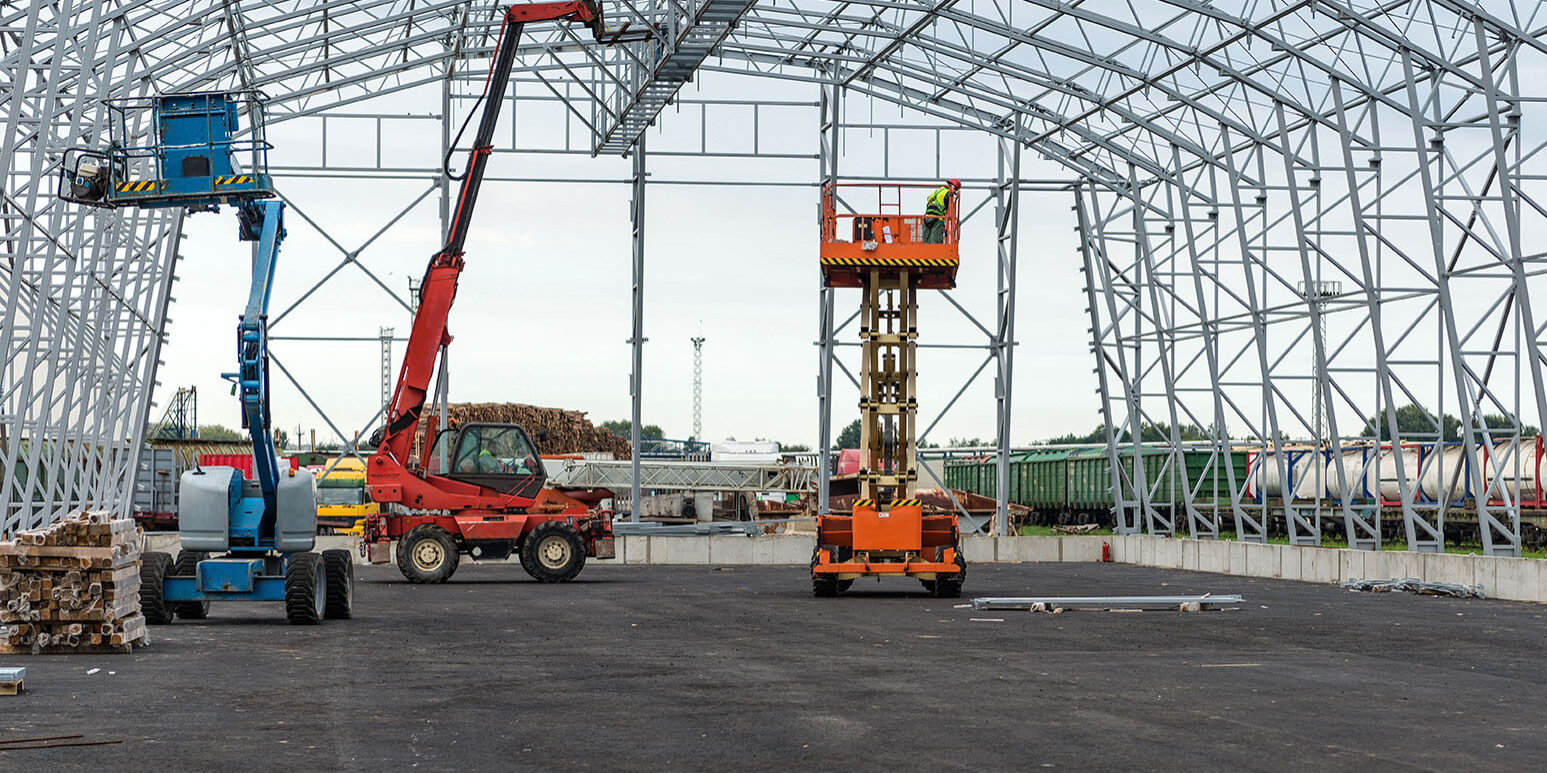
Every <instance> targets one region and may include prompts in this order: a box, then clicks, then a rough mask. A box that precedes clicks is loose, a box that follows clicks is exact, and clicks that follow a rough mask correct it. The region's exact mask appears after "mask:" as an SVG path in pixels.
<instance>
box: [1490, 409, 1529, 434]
mask: <svg viewBox="0 0 1547 773" xmlns="http://www.w3.org/2000/svg"><path fill="white" fill-rule="evenodd" d="M1483 424H1485V425H1487V426H1488V429H1512V428H1513V427H1514V426H1515V421H1514V420H1513V419H1511V418H1510V417H1508V416H1502V415H1500V414H1497V413H1485V414H1483ZM1539 434H1541V432H1540V431H1539V430H1537V428H1536V427H1534V426H1532V425H1530V424H1522V425H1520V436H1521V437H1535V436H1536V435H1539Z"/></svg>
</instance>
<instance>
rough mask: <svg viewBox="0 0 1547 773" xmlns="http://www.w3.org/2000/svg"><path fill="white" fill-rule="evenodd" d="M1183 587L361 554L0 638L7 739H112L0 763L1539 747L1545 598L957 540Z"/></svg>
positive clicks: (1370, 752) (589, 765) (1105, 760)
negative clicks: (1017, 602)
mask: <svg viewBox="0 0 1547 773" xmlns="http://www.w3.org/2000/svg"><path fill="white" fill-rule="evenodd" d="M1205 592H1213V593H1216V594H1218V593H1241V594H1243V595H1245V596H1246V603H1244V604H1243V605H1242V607H1241V608H1240V609H1239V610H1238V611H1218V612H1204V613H1194V614H1182V613H1178V612H1144V613H1115V612H1093V611H1083V612H1073V611H1071V612H1065V613H1063V614H1056V615H1055V614H1047V613H1029V612H993V613H986V612H974V611H973V610H971V609H960V608H955V607H954V606H953V605H954V604H957V603H963V602H965V601H966V598H964V599H962V600H961V601H952V600H941V599H934V598H930V597H928V596H925V595H923V594H922V593H921V592H919V589H918V588H917V587H916V585H915V584H911V583H908V582H906V581H902V580H888V581H885V582H860V583H857V584H856V585H855V587H854V589H853V590H851V591H850V592H849V593H848V594H846V595H845V596H844V597H840V598H836V599H816V598H812V597H811V595H810V592H809V585H808V581H807V578H806V573H805V572H804V571H803V570H802V569H800V568H796V567H736V568H734V569H731V568H722V569H715V568H712V567H664V566H628V567H620V566H615V565H596V566H591V567H588V568H587V569H586V570H585V572H583V573H582V574H581V576H580V578H579V579H578V580H577V581H576V582H574V583H571V584H568V585H539V584H537V583H535V582H532V581H530V580H529V579H528V578H527V576H526V575H525V574H524V573H523V572H522V571H521V569H520V568H519V567H517V566H514V565H497V566H474V565H466V566H463V567H462V568H461V569H460V571H458V572H457V574H456V576H455V577H454V578H453V579H452V581H451V582H450V583H447V584H445V585H438V586H421V585H410V584H408V583H406V582H403V581H402V580H401V578H400V577H399V576H398V574H397V572H396V570H395V569H393V568H391V567H370V568H366V569H363V570H362V571H361V574H360V576H359V585H358V589H357V595H356V607H357V614H356V617H355V618H354V619H353V620H347V621H329V622H327V623H325V624H324V625H322V626H320V627H315V628H298V627H291V626H289V625H286V624H285V622H284V620H283V615H282V613H281V611H280V609H279V606H278V605H275V604H226V605H223V606H222V605H216V606H215V607H214V610H213V613H212V617H211V619H210V620H208V621H204V622H197V623H188V622H184V621H179V622H177V623H176V624H173V625H171V626H162V627H156V628H154V629H152V630H153V637H154V639H153V643H152V646H150V647H149V648H146V649H144V650H141V651H139V652H137V653H136V654H133V655H119V656H42V657H33V658H15V657H11V658H0V661H3V662H0V665H8V664H10V663H11V662H12V661H16V662H18V663H19V664H21V665H25V666H26V667H27V671H28V674H27V687H28V688H29V689H28V691H27V693H26V694H24V695H21V696H18V697H0V741H4V740H8V739H16V738H29V737H38V736H60V735H72V734H80V735H83V736H85V737H84V738H83V739H81V740H85V741H121V743H117V744H112V745H103V746H93V747H75V748H62V749H48V750H13V751H0V770H3V771H11V770H16V771H60V770H93V771H119V770H156V771H169V770H170V771H182V770H198V771H237V770H262V771H313V770H357V769H376V770H408V769H415V770H706V771H707V770H712V771H726V770H780V771H783V770H859V771H864V770H926V769H927V770H1029V769H1042V768H1054V769H1058V768H1062V769H1075V770H1189V771H1205V770H1229V771H1244V770H1317V771H1327V770H1359V771H1372V770H1531V771H1540V770H1543V769H1544V767H1547V690H1544V689H1543V688H1544V686H1547V685H1544V681H1547V666H1544V658H1547V607H1543V606H1537V605H1529V604H1518V603H1510V602H1500V601H1478V600H1458V599H1447V598H1434V597H1420V596H1412V595H1405V594H1355V593H1350V592H1347V591H1340V590H1337V589H1335V588H1331V587H1327V586H1320V585H1311V584H1303V583H1293V582H1283V581H1274V580H1261V579H1250V578H1235V577H1226V576H1220V575H1209V574H1200V573H1193V572H1180V571H1170V570H1161V569H1151V568H1144V567H1133V566H1122V565H1101V564H1025V565H980V566H974V567H972V569H971V571H970V574H969V576H968V579H967V586H966V594H965V595H966V596H967V597H971V596H974V595H977V596H983V595H1000V596H1002V595H1039V594H1063V595H1115V594H1146V595H1148V594H1190V593H1205ZM1001 621H1002V622H1001ZM91 669H101V670H99V671H97V672H96V673H94V674H93V673H89V672H90V670H91ZM0 746H3V744H0Z"/></svg>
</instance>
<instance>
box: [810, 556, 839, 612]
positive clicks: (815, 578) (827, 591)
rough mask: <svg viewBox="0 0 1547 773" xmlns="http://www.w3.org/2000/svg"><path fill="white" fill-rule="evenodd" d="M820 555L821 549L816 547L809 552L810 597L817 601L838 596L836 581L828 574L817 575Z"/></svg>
mask: <svg viewBox="0 0 1547 773" xmlns="http://www.w3.org/2000/svg"><path fill="white" fill-rule="evenodd" d="M821 555H822V548H821V547H820V546H818V547H817V548H816V549H815V550H812V551H811V595H813V596H816V597H817V598H819V599H830V598H832V597H834V596H837V595H838V580H837V579H836V578H834V577H833V576H832V575H830V574H817V573H816V564H817V559H818V558H820V557H821Z"/></svg>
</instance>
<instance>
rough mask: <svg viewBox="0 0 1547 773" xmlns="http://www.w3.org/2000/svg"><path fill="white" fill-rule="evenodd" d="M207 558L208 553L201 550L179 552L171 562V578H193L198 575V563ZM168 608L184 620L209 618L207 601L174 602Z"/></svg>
mask: <svg viewBox="0 0 1547 773" xmlns="http://www.w3.org/2000/svg"><path fill="white" fill-rule="evenodd" d="M206 558H209V553H206V552H204V551H202V550H179V551H177V560H176V561H173V562H172V576H174V577H194V576H197V575H198V573H199V562H200V561H203V560H204V559H206ZM169 606H171V608H172V612H174V613H175V614H176V615H177V616H178V617H180V618H182V619H184V620H203V619H204V618H206V617H209V602H208V601H175V602H172V603H171V604H170V605H169Z"/></svg>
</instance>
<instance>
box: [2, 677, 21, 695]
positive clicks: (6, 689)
mask: <svg viewBox="0 0 1547 773" xmlns="http://www.w3.org/2000/svg"><path fill="white" fill-rule="evenodd" d="M25 689H27V685H26V680H25V679H18V680H16V681H14V682H0V695H20V694H21V693H22V691H23V690H25Z"/></svg>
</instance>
